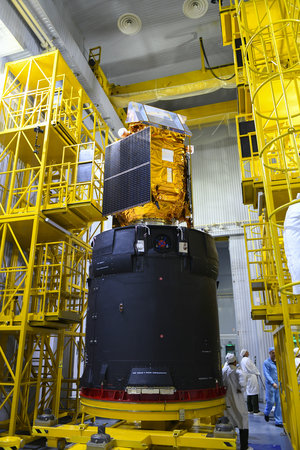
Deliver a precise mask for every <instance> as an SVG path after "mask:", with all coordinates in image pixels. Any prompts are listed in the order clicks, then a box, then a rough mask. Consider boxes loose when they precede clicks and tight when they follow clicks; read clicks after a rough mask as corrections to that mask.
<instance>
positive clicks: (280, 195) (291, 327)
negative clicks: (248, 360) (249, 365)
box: [220, 0, 300, 449]
mask: <svg viewBox="0 0 300 450" xmlns="http://www.w3.org/2000/svg"><path fill="white" fill-rule="evenodd" d="M220 3H221V2H220ZM220 10H221V12H222V14H224V20H223V32H224V33H225V40H226V41H227V43H231V42H233V41H234V39H235V38H236V35H234V26H233V24H235V23H236V21H237V25H238V33H239V36H240V44H241V49H242V55H241V56H242V68H241V69H240V71H241V72H242V73H243V74H244V78H245V79H244V82H246V84H248V86H249V92H250V95H251V102H252V112H250V113H252V114H253V118H254V121H255V128H256V135H257V144H258V153H257V154H253V153H251V154H249V155H248V156H245V154H242V151H241V148H240V160H241V170H242V178H243V191H244V201H245V202H246V203H252V204H254V205H255V206H257V195H258V192H259V191H261V192H263V193H264V197H265V206H266V210H265V214H263V215H262V216H261V221H260V222H259V223H257V224H251V225H249V226H248V227H246V230H245V240H246V248H247V257H248V270H249V280H250V291H251V301H252V316H253V318H257V319H263V320H265V321H267V322H268V323H271V324H273V336H274V344H275V349H276V355H277V367H278V372H279V379H280V392H281V403H282V411H283V419H284V425H285V428H286V430H287V431H288V433H289V436H290V439H291V442H292V445H293V448H295V449H298V448H300V398H299V387H298V381H297V374H298V373H297V370H298V369H297V370H296V367H295V357H294V352H293V348H294V347H295V346H297V345H296V344H297V343H299V329H300V303H299V298H298V297H299V296H297V295H293V292H292V283H291V278H290V274H289V272H288V267H287V262H286V257H285V252H284V244H283V236H282V231H283V221H284V217H285V213H286V210H287V208H288V206H289V205H290V204H292V202H293V200H294V199H295V197H296V194H297V193H298V192H300V178H299V172H300V158H299V150H300V133H299V132H300V48H299V26H300V2H299V0H249V1H245V0H240V1H237V0H235V1H230V6H227V7H225V6H224V7H222V5H221V4H220ZM230 32H231V38H230ZM228 36H229V37H228ZM234 45H235V44H233V47H234ZM240 114H241V115H243V114H245V111H241V110H240ZM240 120H245V118H242V119H241V118H238V119H237V122H238V125H239V121H240ZM246 120H247V119H246ZM242 137H245V136H242ZM240 138H241V135H239V141H240ZM239 144H240V142H239Z"/></svg>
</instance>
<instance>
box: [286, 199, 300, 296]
mask: <svg viewBox="0 0 300 450" xmlns="http://www.w3.org/2000/svg"><path fill="white" fill-rule="evenodd" d="M297 200H300V194H297ZM283 241H284V250H285V254H286V257H287V263H288V267H289V271H290V274H291V277H292V282H293V283H296V282H297V281H299V282H300V203H295V204H294V205H291V206H289V207H288V210H287V212H286V215H285V220H284V229H283ZM293 292H294V294H296V295H297V294H300V284H298V285H296V286H294V287H293Z"/></svg>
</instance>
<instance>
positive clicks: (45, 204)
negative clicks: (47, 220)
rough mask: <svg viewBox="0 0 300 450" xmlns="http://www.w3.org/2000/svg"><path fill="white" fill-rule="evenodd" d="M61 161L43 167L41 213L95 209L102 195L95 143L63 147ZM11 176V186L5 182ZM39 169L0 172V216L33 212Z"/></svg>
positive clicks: (102, 170)
mask: <svg viewBox="0 0 300 450" xmlns="http://www.w3.org/2000/svg"><path fill="white" fill-rule="evenodd" d="M62 161H63V162H61V163H59V164H54V165H49V166H46V169H45V176H44V186H43V196H42V209H43V210H44V212H47V210H50V209H53V208H67V207H68V206H70V205H76V204H78V205H79V204H82V203H90V204H93V205H94V206H96V207H97V208H98V209H99V210H100V209H101V206H102V196H103V176H104V163H103V159H102V160H101V159H99V160H95V143H87V144H78V145H74V146H69V147H66V148H65V149H64V151H63V159H62ZM12 177H14V184H13V186H12V185H11V184H9V183H8V182H7V180H12ZM39 177H40V168H39V167H30V168H21V169H16V170H9V171H5V172H0V180H1V186H0V188H1V189H0V200H1V205H0V213H2V214H23V213H28V212H32V211H34V210H35V209H36V206H37V205H36V199H37V192H38V183H39Z"/></svg>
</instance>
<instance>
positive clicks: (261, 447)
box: [249, 442, 282, 450]
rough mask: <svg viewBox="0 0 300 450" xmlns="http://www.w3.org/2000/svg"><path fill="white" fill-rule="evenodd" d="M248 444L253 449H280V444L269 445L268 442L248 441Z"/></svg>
mask: <svg viewBox="0 0 300 450" xmlns="http://www.w3.org/2000/svg"><path fill="white" fill-rule="evenodd" d="M249 446H250V447H252V448H253V450H282V449H281V446H280V445H272V444H271V445H270V444H251V442H249Z"/></svg>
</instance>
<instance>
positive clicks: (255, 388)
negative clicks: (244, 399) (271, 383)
mask: <svg viewBox="0 0 300 450" xmlns="http://www.w3.org/2000/svg"><path fill="white" fill-rule="evenodd" d="M241 368H242V370H243V372H245V373H246V376H247V387H246V393H247V395H257V394H259V384H258V379H257V377H258V375H260V373H259V370H258V369H257V367H256V365H255V364H254V362H252V361H251V359H250V358H249V357H248V356H244V357H243V358H242V360H241Z"/></svg>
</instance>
